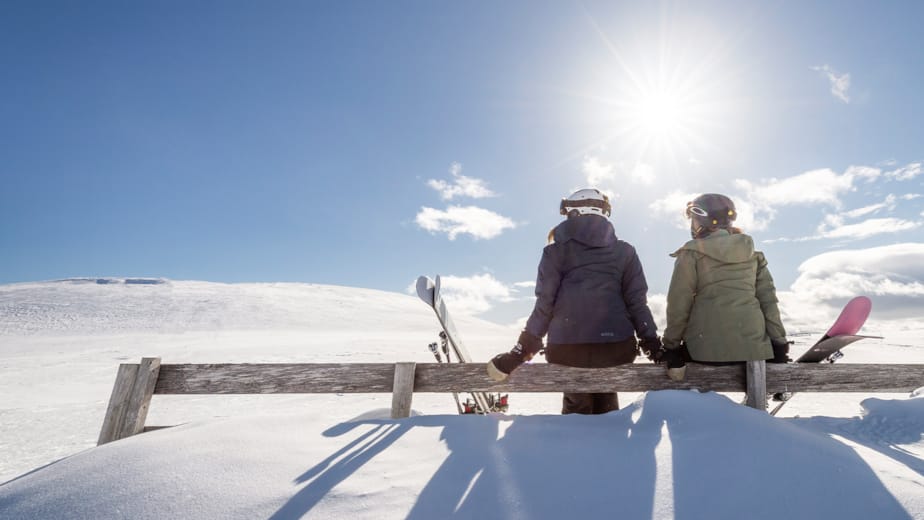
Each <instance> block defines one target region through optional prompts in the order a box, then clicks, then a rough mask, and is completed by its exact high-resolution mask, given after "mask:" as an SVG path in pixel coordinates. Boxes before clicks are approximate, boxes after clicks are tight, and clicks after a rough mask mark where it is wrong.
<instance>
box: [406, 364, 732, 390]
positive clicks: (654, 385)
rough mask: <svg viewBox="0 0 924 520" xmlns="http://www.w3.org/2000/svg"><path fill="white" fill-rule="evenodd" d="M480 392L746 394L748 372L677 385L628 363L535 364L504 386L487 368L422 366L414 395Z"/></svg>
mask: <svg viewBox="0 0 924 520" xmlns="http://www.w3.org/2000/svg"><path fill="white" fill-rule="evenodd" d="M447 388H448V389H451V390H453V391H459V392H461V391H465V390H475V391H484V392H625V391H642V390H664V389H694V388H696V389H703V390H707V389H709V390H717V391H723V392H732V391H738V392H743V391H744V388H745V381H744V368H743V367H736V366H729V367H713V366H705V365H693V364H690V365H688V366H687V377H686V379H685V380H684V381H672V380H670V379H668V377H667V373H666V371H665V369H664V367H662V366H656V365H650V364H638V365H623V366H618V367H612V368H573V367H565V366H561V365H549V364H543V363H534V364H528V365H524V366H522V367H520V368H518V369H517V370H516V371H515V372H514V373H513V374H511V375H510V377H509V378H508V379H507V380H505V381H503V382H495V381H493V380H492V379H490V378H489V377H487V375H486V374H485V370H484V364H482V363H478V364H475V363H470V364H465V365H446V364H444V365H440V364H426V365H417V385H416V386H415V388H414V391H415V392H445V391H446V389H447Z"/></svg>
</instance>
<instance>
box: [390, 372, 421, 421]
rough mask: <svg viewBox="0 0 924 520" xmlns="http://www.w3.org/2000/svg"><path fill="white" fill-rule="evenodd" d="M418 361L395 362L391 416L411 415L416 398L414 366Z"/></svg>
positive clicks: (395, 417)
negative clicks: (413, 400)
mask: <svg viewBox="0 0 924 520" xmlns="http://www.w3.org/2000/svg"><path fill="white" fill-rule="evenodd" d="M415 366H416V363H395V378H394V385H393V386H394V391H393V392H392V394H391V418H392V419H403V418H405V417H410V416H411V400H412V399H413V398H414V368H415Z"/></svg>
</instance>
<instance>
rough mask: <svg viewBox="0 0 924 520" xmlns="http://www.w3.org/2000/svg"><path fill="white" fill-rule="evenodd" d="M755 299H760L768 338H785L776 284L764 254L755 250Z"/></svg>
mask: <svg viewBox="0 0 924 520" xmlns="http://www.w3.org/2000/svg"><path fill="white" fill-rule="evenodd" d="M756 254H757V300H758V301H760V309H761V310H762V311H763V313H764V323H765V324H766V326H767V335H768V336H770V339H785V338H786V329H785V328H783V321H782V320H781V319H780V309H779V307H778V306H777V302H779V300H777V298H776V286H774V285H773V277H772V276H770V270H769V269H768V268H767V259H766V258H765V257H764V254H763V253H761V252H759V251H758V252H757V253H756Z"/></svg>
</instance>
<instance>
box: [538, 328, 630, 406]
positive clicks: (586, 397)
mask: <svg viewBox="0 0 924 520" xmlns="http://www.w3.org/2000/svg"><path fill="white" fill-rule="evenodd" d="M637 346H638V345H637V343H636V342H635V338H629V339H626V340H623V341H618V342H614V343H577V344H550V345H549V346H547V347H546V349H545V359H546V361H548V362H549V363H554V364H556V365H565V366H569V367H578V368H606V367H614V366H618V365H625V364H627V363H632V362H633V361H635V356H636V354H637V352H638V349H637ZM613 410H619V397H618V396H617V395H616V392H607V393H575V392H565V395H564V398H563V399H562V407H561V413H563V414H569V413H580V414H601V413H607V412H612V411H613Z"/></svg>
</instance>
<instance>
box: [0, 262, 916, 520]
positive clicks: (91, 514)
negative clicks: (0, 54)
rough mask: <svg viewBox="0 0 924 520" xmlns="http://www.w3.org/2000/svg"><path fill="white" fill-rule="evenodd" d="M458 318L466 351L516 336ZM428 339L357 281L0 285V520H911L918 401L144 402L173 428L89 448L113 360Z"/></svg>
mask: <svg viewBox="0 0 924 520" xmlns="http://www.w3.org/2000/svg"><path fill="white" fill-rule="evenodd" d="M450 304H451V302H450ZM457 321H458V322H459V328H460V330H461V331H462V332H463V334H464V335H465V338H466V341H467V344H468V345H469V348H470V349H471V350H472V351H473V356H474V357H476V358H477V359H487V357H489V356H490V355H492V354H493V353H496V352H497V351H499V350H504V349H506V348H508V346H509V344H510V343H511V341H512V339H513V338H515V337H516V331H515V330H511V329H509V328H504V327H500V326H496V325H493V324H490V323H487V322H484V321H481V320H477V319H472V318H464V317H459V319H458V320H457ZM436 331H437V327H436V322H435V319H434V317H433V315H432V312H431V311H430V310H429V309H428V308H427V307H426V306H425V305H424V304H422V303H421V302H419V301H418V300H417V299H416V298H415V297H411V296H406V295H402V294H395V293H387V292H381V291H372V290H366V289H354V288H345V287H331V286H321V285H312V284H233V285H228V284H213V283H206V282H176V281H168V280H125V279H103V280H102V281H101V283H98V281H97V280H96V279H79V280H68V281H57V282H42V283H31V284H13V285H5V286H0V372H2V376H3V377H0V482H4V481H7V480H9V479H13V480H11V481H9V482H6V483H5V484H2V485H0V518H4V519H5V518H111V517H125V518H135V517H138V518H170V517H180V518H261V517H262V518H267V517H271V518H298V517H300V516H302V515H305V516H306V517H313V518H354V517H357V518H377V519H378V518H446V517H459V518H539V519H543V518H550V519H551V518H555V519H559V518H562V517H563V516H565V517H569V518H570V517H574V516H577V517H581V518H604V517H613V516H619V517H621V518H671V517H675V518H684V517H686V518H745V517H748V518H783V517H786V518H813V519H817V518H921V519H924V439H922V433H924V399H922V398H913V399H912V398H909V397H908V396H903V395H889V396H878V397H877V398H869V396H862V395H844V394H829V395H818V394H808V395H798V396H797V397H796V398H795V399H793V401H792V402H791V403H790V404H788V405H787V407H786V408H785V409H784V410H786V412H787V413H788V414H790V415H798V416H799V417H790V418H772V417H769V416H767V415H765V414H760V413H758V412H756V411H754V410H750V409H747V408H744V407H742V406H740V405H737V404H735V402H736V401H737V397H738V396H731V397H732V398H731V399H729V398H727V397H725V396H721V395H716V394H708V393H707V394H698V393H695V392H672V391H668V392H651V393H647V394H641V395H637V394H626V395H621V396H620V397H621V400H622V402H623V403H624V405H626V404H628V403H631V402H632V400H633V399H636V398H637V401H636V402H635V403H634V404H632V405H631V406H626V408H625V409H623V410H621V411H619V412H616V413H612V414H608V415H606V416H596V417H575V416H567V417H563V416H559V415H556V411H557V409H558V407H559V406H560V396H559V395H557V394H554V395H550V394H531V395H518V396H514V397H513V409H512V410H511V412H512V413H511V415H509V416H492V417H458V416H455V415H446V414H449V413H451V412H452V410H453V405H452V404H451V398H450V397H449V396H443V395H431V394H421V395H417V396H415V397H414V409H415V411H416V412H417V413H418V414H419V415H417V416H416V417H412V418H410V419H405V420H398V421H394V420H389V419H385V418H384V417H387V412H386V411H383V410H384V409H387V407H388V406H389V404H390V396H388V395H341V396H338V395H321V396H291V395H286V396H198V397H186V396H155V398H154V401H153V403H152V407H151V412H150V415H149V420H148V423H149V424H181V423H185V424H182V425H181V426H178V427H176V428H171V429H166V430H160V431H157V432H152V433H147V434H144V435H141V436H137V437H134V438H130V439H126V440H124V441H119V442H116V443H112V444H109V445H106V446H103V447H100V448H94V447H93V446H94V445H95V441H96V437H97V435H98V432H99V427H100V425H101V423H102V417H103V413H104V411H105V406H106V402H107V400H108V398H109V393H110V391H111V386H112V382H113V379H114V377H115V371H116V367H117V365H118V364H119V363H120V362H126V361H129V362H136V361H137V360H139V359H140V358H141V357H142V356H149V355H156V356H160V357H161V358H162V359H163V360H164V362H258V361H263V362H283V361H303V362H330V361H338V362H342V361H373V362H394V361H403V360H406V361H421V362H427V361H431V360H432V358H431V357H430V354H429V352H428V351H427V350H426V344H427V343H429V342H431V341H434V338H435V333H436ZM850 349H851V350H850V352H849V357H848V359H847V360H848V361H849V360H856V361H857V362H917V363H924V349H921V348H920V347H915V346H908V345H894V344H890V343H883V342H869V341H865V342H861V343H858V344H857V345H854V346H851V347H850ZM922 393H924V392H922ZM861 401H862V405H861ZM58 459H61V460H58ZM55 461H57V462H55ZM49 463H51V464H50V465H48V466H46V467H43V468H40V469H37V470H34V471H33V472H31V473H28V474H25V475H22V474H23V473H26V472H29V471H30V470H33V469H34V468H38V467H40V466H42V465H45V464H49ZM20 475H21V476H20ZM17 476H18V477H17Z"/></svg>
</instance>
